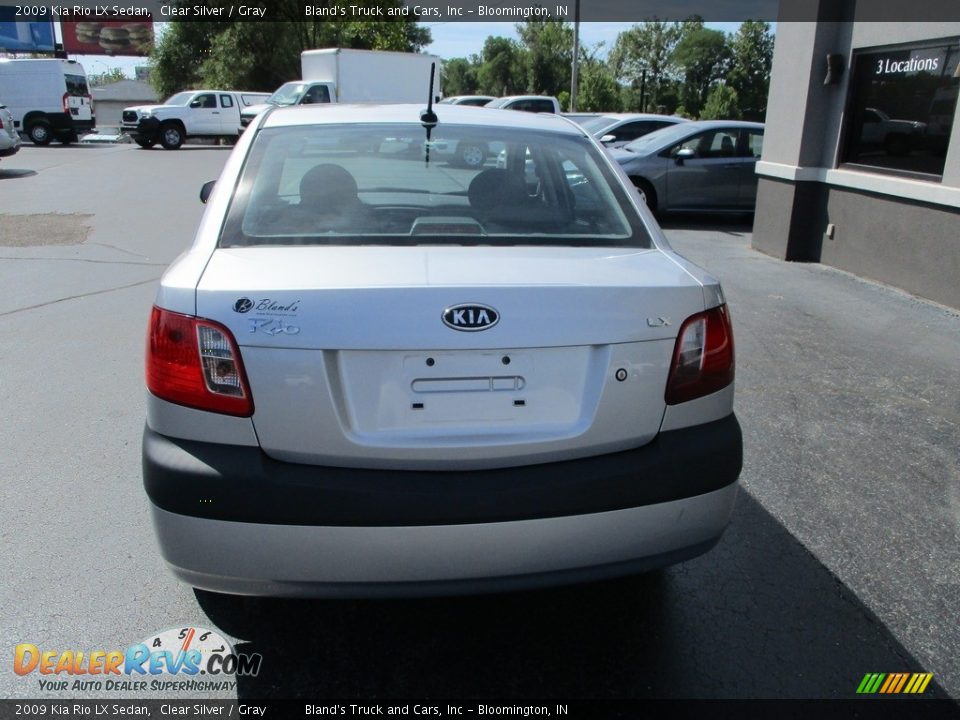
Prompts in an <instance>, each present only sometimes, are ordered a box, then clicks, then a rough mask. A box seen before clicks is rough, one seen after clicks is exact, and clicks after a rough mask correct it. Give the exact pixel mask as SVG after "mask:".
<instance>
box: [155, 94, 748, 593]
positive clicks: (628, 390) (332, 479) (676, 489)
mask: <svg viewBox="0 0 960 720" xmlns="http://www.w3.org/2000/svg"><path fill="white" fill-rule="evenodd" d="M435 112H436V114H437V115H438V116H439V118H438V121H437V122H436V123H435V124H434V123H433V122H432V118H429V115H428V116H427V118H428V119H427V120H424V121H421V108H420V107H416V106H410V105H394V106H382V107H377V106H363V107H361V106H346V105H344V106H332V107H324V108H322V109H317V108H311V107H298V108H280V109H276V110H273V111H270V112H267V113H264V114H262V115H260V116H259V117H258V118H257V119H256V121H255V122H254V123H253V124H252V125H251V128H250V130H249V131H248V132H246V133H244V135H243V138H242V139H241V140H240V142H239V143H238V144H237V146H236V148H235V149H234V151H233V154H232V155H231V156H230V158H229V160H228V161H227V163H226V166H225V168H224V170H223V173H222V175H221V176H220V178H219V180H218V181H217V182H216V185H215V187H214V188H213V191H212V193H211V194H210V195H209V201H208V204H207V207H206V212H205V214H204V216H203V220H202V221H201V223H200V227H199V230H198V232H197V235H196V239H195V241H194V243H193V246H192V247H191V249H190V250H189V251H188V252H186V253H185V254H184V255H182V256H181V257H180V258H179V259H178V260H177V261H176V262H174V264H173V265H172V266H171V267H170V268H169V269H168V270H167V272H166V274H165V275H164V277H163V279H162V281H161V285H160V289H159V292H158V294H157V299H156V305H155V307H154V308H153V311H152V316H151V318H150V323H149V337H148V342H147V358H146V375H147V386H148V388H149V401H148V413H147V427H146V430H145V432H144V442H143V469H144V484H145V487H146V492H147V495H148V496H149V499H150V502H151V507H152V514H153V520H154V524H155V527H156V531H157V535H158V538H159V543H160V549H161V551H162V553H163V556H164V558H165V559H166V561H167V562H168V563H169V565H170V567H171V568H172V570H173V572H174V573H175V574H176V575H177V576H178V577H179V578H180V579H182V580H184V581H186V582H187V583H190V584H192V585H194V586H196V587H198V588H204V589H207V590H213V591H219V592H227V593H238V594H254V595H276V596H284V595H320V596H323V595H328V596H329V595H343V596H347V595H357V596H360V595H367V596H371V595H403V594H444V593H461V592H477V591H486V590H503V589H515V588H522V587H529V586H536V585H548V584H554V583H565V582H574V581H583V580H589V579H594V578H603V577H610V576H615V575H623V574H628V573H635V572H638V571H643V570H647V569H650V568H654V567H660V566H663V565H666V564H670V563H674V562H677V561H680V560H683V559H686V558H690V557H693V556H695V555H698V554H700V553H703V552H705V551H706V550H708V549H709V548H710V547H711V546H712V545H713V544H715V543H716V542H717V540H718V539H719V537H720V535H721V534H722V532H723V530H724V528H725V526H726V525H727V523H728V521H729V517H730V513H731V510H732V507H733V502H734V496H735V494H736V488H737V478H738V476H739V473H740V466H741V435H740V428H739V426H738V424H737V421H736V418H735V417H734V414H733V378H734V351H733V334H732V330H731V325H730V314H729V312H728V310H727V306H726V304H725V301H724V297H723V293H722V292H721V289H720V285H719V283H718V282H717V280H715V279H714V278H712V277H710V276H709V275H708V274H706V273H705V272H704V271H702V270H701V269H699V268H697V267H696V266H694V265H692V264H691V263H689V262H688V261H686V260H685V259H683V258H682V257H680V256H678V255H676V254H675V253H674V252H673V251H672V250H671V249H670V247H669V245H668V244H667V242H666V239H665V238H664V236H663V234H662V233H661V231H660V230H659V228H658V227H657V225H656V222H655V221H654V220H653V219H652V216H651V215H650V213H649V211H648V210H647V209H646V208H645V207H642V201H641V198H640V197H639V195H638V194H637V192H636V190H635V189H633V188H632V187H631V186H630V184H629V180H628V179H627V178H626V176H625V175H624V174H623V173H622V171H621V170H620V169H619V168H618V167H617V166H616V163H614V162H612V160H611V159H610V157H609V156H608V155H607V154H606V153H605V152H604V151H603V150H602V148H601V147H600V146H599V145H598V144H597V143H596V141H595V140H593V139H592V138H591V137H590V136H589V135H587V134H586V132H585V131H584V130H582V129H581V128H579V127H578V126H576V125H574V124H573V123H571V122H569V121H567V120H564V119H562V118H557V117H546V116H542V115H532V114H527V113H511V112H497V111H491V110H488V109H476V108H469V107H459V106H446V105H443V106H439V107H436V108H435ZM468 139H469V140H471V141H479V142H483V143H486V144H487V145H488V146H490V147H495V148H497V149H498V151H497V154H498V155H499V156H500V162H498V163H496V164H497V165H500V167H495V166H493V165H494V159H493V158H490V159H489V160H488V164H487V166H482V167H478V168H472V169H467V168H463V167H461V166H458V165H454V164H450V163H448V161H447V160H443V159H440V158H443V157H445V156H443V155H438V156H436V157H432V156H431V155H432V154H431V152H430V151H431V147H432V146H434V145H439V144H443V145H444V146H447V145H449V144H450V143H451V142H459V141H462V140H468ZM501 149H502V151H501Z"/></svg>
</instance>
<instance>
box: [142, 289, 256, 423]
mask: <svg viewBox="0 0 960 720" xmlns="http://www.w3.org/2000/svg"><path fill="white" fill-rule="evenodd" d="M147 388H148V389H149V390H150V392H152V393H153V394H154V395H156V396H157V397H158V398H161V399H163V400H169V401H170V402H173V403H177V404H178V405H186V406H187V407H192V408H197V409H199V410H209V411H211V412H218V413H223V414H225V415H239V416H241V417H249V416H250V415H252V414H253V398H252V397H251V396H250V388H249V385H248V384H247V377H246V374H245V373H244V371H243V363H242V361H241V359H240V351H239V350H238V349H237V344H236V342H235V341H234V339H233V335H232V334H231V333H230V331H229V330H228V329H227V328H225V327H224V326H223V325H220V324H219V323H215V322H212V321H211V320H203V319H201V318H196V317H192V316H190V315H180V314H178V313H172V312H169V311H167V310H162V309H160V308H158V307H154V308H153V313H152V314H151V315H150V329H149V331H148V333H147Z"/></svg>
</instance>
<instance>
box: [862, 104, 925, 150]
mask: <svg viewBox="0 0 960 720" xmlns="http://www.w3.org/2000/svg"><path fill="white" fill-rule="evenodd" d="M861 118H862V123H863V124H862V126H861V129H860V145H861V147H865V148H871V149H876V148H882V149H883V151H884V152H886V153H887V154H888V155H906V154H907V153H908V152H910V151H911V150H913V149H916V148H918V147H920V146H921V145H922V143H923V139H924V134H925V133H926V131H927V124H926V123H923V122H918V121H915V120H895V119H894V118H891V117H890V116H889V115H887V114H886V113H885V112H884V111H883V110H880V109H879V108H869V107H868V108H864V110H863V114H862V115H861Z"/></svg>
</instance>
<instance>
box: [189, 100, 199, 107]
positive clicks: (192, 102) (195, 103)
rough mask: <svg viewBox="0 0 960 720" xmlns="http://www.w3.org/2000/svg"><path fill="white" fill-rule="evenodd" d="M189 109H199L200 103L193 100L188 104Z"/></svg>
mask: <svg viewBox="0 0 960 720" xmlns="http://www.w3.org/2000/svg"><path fill="white" fill-rule="evenodd" d="M190 107H192V108H198V107H200V101H199V100H193V101H191V102H190Z"/></svg>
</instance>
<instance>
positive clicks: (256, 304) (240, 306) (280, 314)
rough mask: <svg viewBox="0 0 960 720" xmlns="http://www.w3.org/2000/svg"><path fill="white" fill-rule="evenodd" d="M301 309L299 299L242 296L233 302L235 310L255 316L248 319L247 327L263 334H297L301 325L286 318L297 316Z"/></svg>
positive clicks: (253, 331)
mask: <svg viewBox="0 0 960 720" xmlns="http://www.w3.org/2000/svg"><path fill="white" fill-rule="evenodd" d="M299 310H300V300H299V299H297V300H289V301H288V300H283V301H281V300H275V299H273V298H258V299H252V298H248V297H242V298H237V300H236V302H234V303H233V311H234V312H236V313H241V314H244V315H246V314H247V313H250V314H251V315H253V316H255V317H250V318H249V319H248V323H249V324H248V326H247V329H248V330H249V331H250V332H252V333H260V334H263V335H297V334H298V333H299V332H300V327H299V326H297V325H290V324H289V323H287V322H285V321H284V318H288V317H296V316H297V312H298V311H299ZM264 316H265V317H264Z"/></svg>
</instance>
